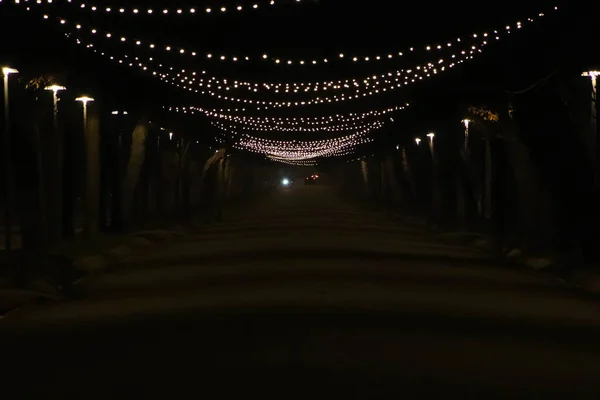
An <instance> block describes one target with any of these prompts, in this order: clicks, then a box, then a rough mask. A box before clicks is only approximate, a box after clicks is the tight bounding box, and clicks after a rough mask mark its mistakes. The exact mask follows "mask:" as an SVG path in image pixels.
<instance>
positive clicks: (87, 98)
mask: <svg viewBox="0 0 600 400" xmlns="http://www.w3.org/2000/svg"><path fill="white" fill-rule="evenodd" d="M75 101H80V102H82V103H86V104H87V103H88V102H90V101H94V99H92V98H91V97H87V96H83V97H78V98H76V99H75Z"/></svg>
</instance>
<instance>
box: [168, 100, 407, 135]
mask: <svg viewBox="0 0 600 400" xmlns="http://www.w3.org/2000/svg"><path fill="white" fill-rule="evenodd" d="M407 107H409V103H406V104H404V105H402V106H396V107H390V108H387V109H383V110H372V111H367V112H363V113H349V114H335V115H329V116H318V117H251V116H245V115H244V116H238V115H230V114H224V113H223V111H222V110H221V111H214V110H204V109H203V108H200V107H193V106H192V107H169V108H168V111H171V112H177V113H183V114H188V113H189V114H192V115H194V114H196V112H198V113H199V114H202V115H204V116H206V117H209V118H214V119H220V120H226V121H230V122H234V123H239V124H256V125H265V126H269V127H273V128H293V127H299V126H310V127H315V126H316V127H332V126H339V125H340V124H348V123H356V122H359V121H364V120H365V119H368V118H374V117H382V116H386V115H388V114H391V113H393V112H395V111H399V110H404V109H406V108H407ZM163 108H164V109H167V107H163ZM316 129H319V128H316Z"/></svg>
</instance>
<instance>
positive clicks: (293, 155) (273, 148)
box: [233, 122, 384, 161]
mask: <svg viewBox="0 0 600 400" xmlns="http://www.w3.org/2000/svg"><path fill="white" fill-rule="evenodd" d="M383 125H384V124H383V123H382V122H380V123H379V124H378V125H376V126H374V127H372V128H369V129H364V130H363V131H361V132H357V133H353V134H351V135H347V136H343V137H338V138H330V139H324V140H316V141H297V140H293V141H290V140H288V141H283V140H272V139H264V138H258V137H254V136H250V135H248V134H242V135H241V138H240V139H239V140H238V141H237V142H236V143H235V144H234V145H233V147H234V148H237V149H240V150H245V151H249V152H252V153H260V154H264V155H266V156H267V157H270V158H274V159H278V160H286V161H303V160H314V159H319V158H328V157H339V156H342V155H348V154H350V153H351V152H352V151H353V150H354V149H355V148H356V146H358V145H360V144H364V143H369V142H372V141H373V139H372V138H370V137H367V136H366V135H367V134H368V133H369V132H371V131H372V130H374V129H380V128H382V127H383Z"/></svg>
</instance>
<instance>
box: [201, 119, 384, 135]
mask: <svg viewBox="0 0 600 400" xmlns="http://www.w3.org/2000/svg"><path fill="white" fill-rule="evenodd" d="M378 122H379V121H376V122H358V123H357V122H354V123H351V122H348V123H343V124H338V125H332V126H321V127H318V128H312V127H302V126H299V127H298V126H297V127H281V126H273V125H267V124H257V123H252V122H245V123H238V122H218V121H212V122H211V123H212V124H213V125H214V126H218V127H222V128H226V127H235V128H236V129H238V130H241V131H263V132H322V133H330V132H351V131H356V130H363V129H365V128H368V127H370V126H373V125H374V124H377V123H378Z"/></svg>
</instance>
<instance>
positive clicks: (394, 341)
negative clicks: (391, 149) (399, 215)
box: [0, 186, 600, 399]
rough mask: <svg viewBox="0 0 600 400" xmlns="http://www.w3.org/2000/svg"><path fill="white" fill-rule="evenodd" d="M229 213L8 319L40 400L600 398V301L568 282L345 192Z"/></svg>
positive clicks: (13, 361)
mask: <svg viewBox="0 0 600 400" xmlns="http://www.w3.org/2000/svg"><path fill="white" fill-rule="evenodd" d="M224 217H225V220H224V221H223V222H222V223H220V224H217V225H214V226H211V227H207V228H206V229H205V230H203V231H201V232H200V233H198V234H196V235H192V236H189V237H188V238H186V239H184V240H182V241H179V242H177V243H173V244H171V245H169V246H166V247H161V248H157V249H155V250H150V251H148V252H146V253H145V254H143V255H138V256H135V257H132V258H130V259H129V260H127V262H125V263H123V265H121V266H119V268H118V269H117V270H115V271H113V272H111V273H107V274H103V275H100V276H96V277H91V278H87V279H85V280H83V281H81V282H79V283H78V285H77V288H76V293H77V296H76V298H75V299H71V300H69V301H65V302H59V303H54V304H51V305H47V306H43V307H33V308H27V309H23V310H20V311H19V312H17V313H13V314H11V315H9V316H8V317H7V318H5V319H4V320H2V321H0V338H1V340H0V342H1V343H0V354H2V357H3V359H4V360H5V365H10V366H11V368H10V369H9V373H11V374H13V373H14V378H12V377H11V379H9V380H8V381H7V382H9V383H21V382H24V383H22V384H21V385H20V386H19V385H17V386H16V387H17V388H18V389H19V391H20V393H21V394H22V395H24V396H25V398H36V397H38V396H39V397H41V396H45V397H49V398H66V397H74V398H86V399H92V398H93V399H95V398H99V399H100V398H102V399H106V398H115V397H117V398H121V397H126V396H127V397H131V396H134V397H141V396H144V397H145V396H148V395H155V396H159V395H160V396H165V395H167V396H170V397H172V398H179V397H183V396H184V395H185V397H189V394H191V393H197V394H204V395H208V396H210V397H213V398H216V397H226V396H229V395H234V394H236V395H239V394H244V395H246V396H251V397H256V396H261V397H264V396H268V397H272V396H273V397H277V398H306V397H307V396H311V397H317V398H323V397H325V396H327V397H335V398H338V397H344V398H358V397H361V398H387V396H389V395H391V394H396V395H398V394H400V395H408V394H410V393H412V392H418V393H420V394H421V396H420V397H423V396H425V395H432V396H436V397H437V396H440V395H446V396H453V395H457V396H460V397H461V398H465V397H467V398H482V396H485V397H486V398H496V397H498V398H506V397H507V396H511V397H528V398H531V396H534V398H540V397H539V396H541V397H543V398H548V397H550V396H551V397H554V396H556V397H563V398H565V396H570V397H569V398H576V397H577V396H584V395H586V396H589V395H590V394H591V393H592V392H595V393H596V394H597V393H600V391H597V390H598V386H597V385H598V384H597V377H598V376H600V375H599V374H600V350H599V349H598V345H597V338H598V333H599V328H600V303H598V301H597V299H594V298H587V297H584V296H583V295H581V294H579V293H577V292H574V291H573V290H572V289H570V288H569V287H567V286H566V285H565V284H564V283H562V282H561V281H559V280H557V279H554V278H551V277H548V276H544V275H541V274H537V273H534V272H525V271H519V270H514V269H508V268H505V267H502V266H501V265H498V264H497V263H496V262H494V260H493V259H491V258H490V257H489V256H487V255H486V254H484V253H483V252H479V251H477V250H475V249H472V248H468V247H463V246H458V245H449V244H445V243H442V242H438V241H436V240H434V239H433V238H432V237H431V236H430V235H429V234H428V233H427V232H425V231H422V230H418V229H414V228H410V227H406V226H400V225H399V224H398V223H397V222H395V221H394V220H393V219H392V218H391V217H390V215H389V214H387V213H385V212H372V211H370V212H369V211H365V210H363V209H360V208H358V207H357V206H356V205H353V204H350V203H347V202H344V201H342V200H340V199H339V198H337V196H336V195H335V193H334V191H333V190H332V189H331V188H328V187H322V186H309V187H296V188H288V189H283V188H282V189H280V190H278V191H277V192H276V193H274V194H273V195H271V196H270V197H269V198H267V199H264V200H263V201H262V202H259V203H257V204H256V205H254V206H252V207H251V208H248V209H245V210H239V211H236V212H234V213H226V214H225V216H224ZM10 386H11V385H7V386H6V387H10ZM132 390H135V391H134V392H131V391H132ZM129 393H133V394H131V395H128V394H129ZM536 396H538V397H536ZM409 397H412V396H409Z"/></svg>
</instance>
